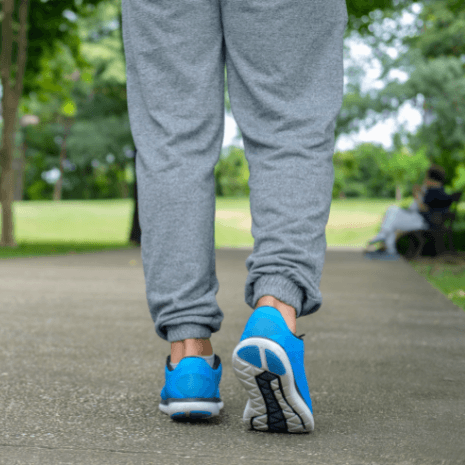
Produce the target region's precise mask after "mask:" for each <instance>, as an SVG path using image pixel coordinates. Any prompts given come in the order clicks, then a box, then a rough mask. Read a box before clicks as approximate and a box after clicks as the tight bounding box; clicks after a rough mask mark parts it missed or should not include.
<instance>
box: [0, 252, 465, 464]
mask: <svg viewBox="0 0 465 465" xmlns="http://www.w3.org/2000/svg"><path fill="white" fill-rule="evenodd" d="M249 253H250V252H249V251H247V250H227V249H223V250H218V251H217V273H218V279H219V281H220V291H219V293H218V296H217V297H218V302H219V305H220V307H221V308H222V309H223V311H224V313H225V319H224V322H223V326H222V330H221V331H220V332H219V333H216V334H214V335H213V337H212V342H213V346H214V348H215V351H216V353H218V355H220V357H221V358H222V361H223V370H224V372H223V379H222V382H221V395H222V398H223V401H224V404H225V408H224V410H223V411H222V415H221V416H220V417H219V418H216V419H214V420H212V421H210V422H204V423H201V424H187V423H182V424H177V423H174V422H173V421H171V420H170V419H169V418H168V417H167V416H165V415H163V414H162V413H161V412H160V411H159V410H158V401H159V394H160V390H161V388H162V386H163V383H164V374H163V373H164V372H163V370H164V363H165V359H166V356H167V355H168V350H169V345H168V344H167V343H166V342H164V341H162V340H161V339H159V338H158V337H157V336H156V335H155V332H154V330H153V324H152V321H151V319H150V316H149V313H148V309H147V304H146V300H145V287H144V277H143V271H142V267H141V260H140V255H139V251H138V250H137V249H136V250H128V251H120V252H103V253H97V254H88V255H75V256H67V257H49V258H33V259H14V260H0V463H1V464H7V465H12V464H47V465H48V464H52V465H55V464H86V465H87V464H99V465H100V464H112V465H113V464H161V465H174V464H199V465H200V464H201V465H207V464H212V465H221V464H228V465H234V464H291V463H292V464H328V465H339V464H354V465H362V464H396V465H397V464H400V465H406V464H421V465H424V464H439V463H440V464H464V463H465V440H464V438H465V363H464V354H465V338H464V334H465V332H464V330H465V312H464V311H463V310H461V309H459V308H458V307H456V306H454V305H453V304H452V303H451V302H449V301H448V300H447V299H446V298H445V297H444V296H443V295H442V294H440V293H439V291H437V290H435V289H434V288H432V287H431V286H430V285H429V284H428V283H427V282H426V281H425V280H424V279H423V278H421V277H420V276H418V275H417V274H416V273H415V271H414V270H413V269H412V268H411V267H410V266H409V265H408V263H406V262H404V261H403V260H402V261H399V262H374V261H368V260H365V259H364V258H363V257H362V255H361V253H360V252H354V251H348V250H343V251H336V250H329V251H328V252H327V260H326V264H325V268H324V272H323V279H322V282H321V290H322V293H323V297H324V303H323V306H322V308H321V310H320V311H319V312H317V313H316V314H315V315H313V316H311V317H308V318H303V319H300V320H299V321H298V332H299V334H301V333H306V336H305V338H304V341H305V347H306V359H305V363H306V369H307V373H308V375H309V385H310V390H311V393H312V399H313V402H314V410H315V424H316V429H315V431H314V433H312V434H310V435H277V434H270V433H261V432H252V431H249V430H248V429H247V427H246V426H245V425H244V424H243V423H242V421H241V417H242V411H243V407H244V405H245V401H246V399H247V397H246V394H245V392H244V391H243V389H242V387H241V385H240V384H239V382H238V381H237V380H236V378H235V377H234V374H233V371H232V367H231V354H232V351H233V348H234V346H235V344H236V343H237V342H238V340H239V337H240V335H241V333H242V330H243V326H244V324H245V321H246V319H247V318H248V315H249V314H250V312H251V309H250V308H249V307H248V306H247V305H246V304H245V303H244V283H245V278H246V274H247V270H246V268H245V259H246V257H247V256H248V255H249Z"/></svg>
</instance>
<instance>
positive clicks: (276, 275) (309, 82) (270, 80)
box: [222, 0, 347, 317]
mask: <svg viewBox="0 0 465 465" xmlns="http://www.w3.org/2000/svg"><path fill="white" fill-rule="evenodd" d="M222 11H223V25H224V35H225V42H226V64H227V72H228V88H229V95H230V99H231V108H232V112H233V114H234V117H235V119H236V121H237V123H238V126H239V128H240V130H241V132H242V136H243V139H244V146H245V154H246V156H247V160H248V163H249V169H250V179H249V186H250V204H251V213H252V219H253V222H252V235H253V237H254V240H255V243H254V250H253V253H252V254H251V256H250V257H248V259H247V261H246V266H247V269H248V271H249V274H248V277H247V281H246V289H245V300H246V303H247V304H248V305H249V306H250V307H251V308H255V306H256V304H257V302H258V300H259V299H260V298H261V297H263V296H273V297H275V298H276V299H278V300H280V301H282V302H284V303H286V304H287V305H289V306H291V307H293V308H294V309H295V310H296V313H297V317H300V316H303V315H308V314H310V313H313V312H315V311H316V310H318V308H320V306H321V302H322V297H321V293H320V291H319V283H320V280H321V272H322V268H323V263H324V256H325V248H326V238H325V227H326V223H327V221H328V217H329V209H330V205H331V194H332V187H333V180H334V169H333V163H332V156H333V151H334V128H335V122H336V118H337V116H338V114H339V110H340V107H341V104H342V94H343V59H342V51H343V42H342V37H343V33H344V30H345V25H346V22H347V10H346V5H345V1H344V0H314V1H311V2H308V1H306V0H297V1H296V0H270V1H266V2H264V1H263V0H234V1H231V0H224V1H223V10H222Z"/></svg>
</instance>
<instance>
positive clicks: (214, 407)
mask: <svg viewBox="0 0 465 465" xmlns="http://www.w3.org/2000/svg"><path fill="white" fill-rule="evenodd" d="M170 360H171V356H168V358H167V360H166V366H165V380H166V382H165V386H164V387H163V389H162V391H161V402H160V405H159V408H160V410H161V411H162V412H163V413H166V414H167V415H169V416H170V417H171V418H172V419H173V420H185V419H186V418H190V419H194V420H201V419H205V418H210V417H216V416H218V415H219V413H220V410H221V409H222V408H223V406H224V404H223V402H221V399H220V387H219V386H220V381H221V373H222V366H221V360H220V357H218V355H215V363H214V364H213V368H211V367H210V365H209V364H208V363H207V362H206V361H205V360H204V359H203V358H200V357H185V358H183V359H182V360H181V361H180V362H179V363H178V365H177V366H176V368H175V369H173V368H172V367H171V365H170Z"/></svg>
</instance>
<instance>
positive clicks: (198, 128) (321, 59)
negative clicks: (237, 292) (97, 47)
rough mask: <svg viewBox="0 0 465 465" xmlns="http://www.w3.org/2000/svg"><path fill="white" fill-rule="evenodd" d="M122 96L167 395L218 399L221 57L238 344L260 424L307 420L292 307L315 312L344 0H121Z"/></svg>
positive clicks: (180, 409) (178, 402)
mask: <svg viewBox="0 0 465 465" xmlns="http://www.w3.org/2000/svg"><path fill="white" fill-rule="evenodd" d="M122 18H123V40H124V48H125V55H126V73H127V98H128V110H129V119H130V125H131V132H132V135H133V139H134V143H135V145H136V146H137V169H136V175H137V182H138V200H139V217H140V223H141V230H142V242H141V250H142V252H141V253H142V260H143V267H144V275H145V280H146V295H147V301H148V306H149V309H150V313H151V316H152V319H153V321H154V324H155V331H156V333H157V334H158V336H160V337H161V338H163V339H164V340H166V341H167V342H169V343H171V353H170V355H169V356H168V357H167V361H166V366H165V385H164V387H163V389H162V391H161V400H160V404H159V408H160V410H161V411H162V412H163V413H165V414H167V415H169V416H170V418H172V419H174V420H176V419H185V418H191V419H200V418H211V417H214V416H217V415H219V413H220V410H221V409H222V408H223V406H224V404H223V402H222V400H221V396H220V391H219V384H220V380H221V375H222V364H221V359H220V357H219V356H218V355H217V354H215V353H214V350H213V347H212V345H211V342H210V337H211V334H212V333H214V332H217V331H219V330H220V326H221V322H222V320H223V312H222V310H221V309H220V308H219V306H218V304H217V302H216V297H215V296H216V294H217V292H218V289H219V283H218V280H217V277H216V271H215V241H214V220H215V186H214V182H215V181H214V167H215V165H216V163H217V162H218V160H219V156H220V152H221V147H222V142H223V136H224V86H225V80H224V78H225V66H226V71H227V82H228V91H229V96H230V101H231V109H232V113H233V115H234V118H235V120H236V121H237V124H238V126H239V128H240V130H241V132H242V136H243V141H244V150H245V155H246V158H247V161H248V164H249V170H250V178H249V187H250V208H251V215H252V221H253V222H252V235H253V237H254V249H253V252H252V253H251V255H250V256H249V257H248V258H247V260H246V267H247V270H248V276H247V279H246V282H245V302H246V304H247V305H248V306H250V308H251V309H252V314H251V316H250V318H249V320H248V321H247V322H246V325H245V329H244V332H243V334H242V336H241V338H240V340H239V341H238V345H237V346H236V348H235V350H234V353H233V354H232V359H233V368H234V372H235V374H236V376H237V377H238V379H239V380H240V381H241V383H242V384H243V386H244V387H245V390H246V393H247V394H248V397H249V399H248V402H247V404H246V407H245V411H244V416H243V420H244V421H245V422H246V423H247V424H248V425H250V427H251V428H252V429H256V430H261V431H276V432H296V433H302V432H310V431H312V430H313V428H314V420H313V411H312V404H311V398H310V392H309V388H308V383H307V377H306V372H305V366H304V342H303V340H302V336H299V337H297V335H296V319H297V318H300V317H305V316H308V315H310V314H312V313H314V312H315V311H317V310H318V309H319V308H320V306H321V304H322V296H321V293H320V290H319V283H320V279H321V273H322V268H323V264H324V259H325V250H326V237H325V227H326V224H327V221H328V217H329V210H330V205H331V195H332V188H333V182H334V169H333V163H332V157H333V153H334V131H335V124H336V118H337V116H338V114H339V111H340V108H341V105H342V96H343V35H344V31H345V28H346V26H347V20H348V15H347V7H346V3H345V0H311V1H308V0H292V1H291V0H266V1H264V0H176V1H173V0H155V1H154V0H122Z"/></svg>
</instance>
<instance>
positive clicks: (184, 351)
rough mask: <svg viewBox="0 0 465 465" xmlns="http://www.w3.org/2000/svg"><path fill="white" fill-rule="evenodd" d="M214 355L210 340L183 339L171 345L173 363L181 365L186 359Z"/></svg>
mask: <svg viewBox="0 0 465 465" xmlns="http://www.w3.org/2000/svg"><path fill="white" fill-rule="evenodd" d="M195 355H206V356H208V355H213V347H212V345H211V342H210V339H183V340H182V341H176V342H172V343H171V362H172V363H179V362H180V361H181V360H182V359H183V358H184V357H192V356H195Z"/></svg>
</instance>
